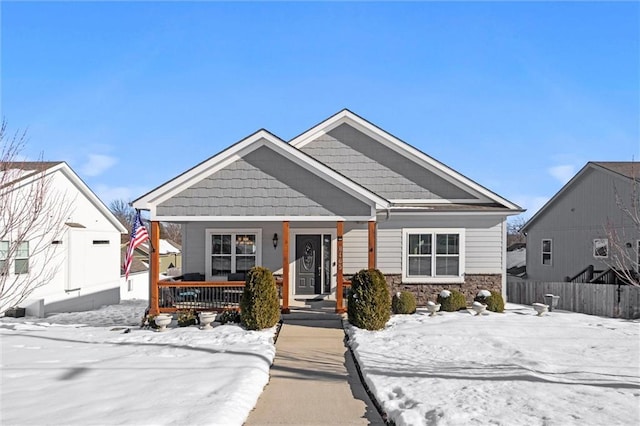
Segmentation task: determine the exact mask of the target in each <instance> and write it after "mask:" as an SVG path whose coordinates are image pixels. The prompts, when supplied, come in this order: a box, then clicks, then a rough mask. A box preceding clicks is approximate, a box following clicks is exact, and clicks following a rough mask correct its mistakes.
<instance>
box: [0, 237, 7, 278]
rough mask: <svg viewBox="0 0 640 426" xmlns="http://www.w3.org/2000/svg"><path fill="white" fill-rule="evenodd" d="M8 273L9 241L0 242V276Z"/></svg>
mask: <svg viewBox="0 0 640 426" xmlns="http://www.w3.org/2000/svg"><path fill="white" fill-rule="evenodd" d="M8 272H9V241H0V275H4V274H7V273H8Z"/></svg>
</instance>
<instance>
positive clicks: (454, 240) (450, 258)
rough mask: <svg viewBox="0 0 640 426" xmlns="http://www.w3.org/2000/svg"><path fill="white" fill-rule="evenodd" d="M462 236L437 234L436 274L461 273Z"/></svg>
mask: <svg viewBox="0 0 640 426" xmlns="http://www.w3.org/2000/svg"><path fill="white" fill-rule="evenodd" d="M459 265H460V236H459V235H458V234H436V276H440V275H460V268H459Z"/></svg>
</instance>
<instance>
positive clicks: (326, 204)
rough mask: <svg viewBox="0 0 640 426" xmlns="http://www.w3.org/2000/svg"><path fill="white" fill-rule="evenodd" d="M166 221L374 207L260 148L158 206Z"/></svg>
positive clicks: (347, 212) (364, 211)
mask: <svg viewBox="0 0 640 426" xmlns="http://www.w3.org/2000/svg"><path fill="white" fill-rule="evenodd" d="M157 214H158V215H160V216H334V215H336V216H368V215H370V214H371V208H370V206H369V205H367V204H365V203H363V202H362V201H360V200H358V199H356V198H354V197H353V196H351V195H350V194H348V193H346V192H344V191H343V190H341V189H340V188H337V187H336V186H334V185H332V184H331V183H328V182H327V181H325V180H323V179H322V178H320V177H318V176H317V175H315V174H313V173H311V172H310V171H308V170H306V169H305V168H303V167H302V166H300V165H298V164H296V163H294V162H293V161H291V160H289V159H287V158H284V157H282V156H281V155H279V154H278V153H276V152H274V151H273V150H271V149H269V148H268V147H265V146H263V147H260V148H258V149H256V150H255V151H253V152H251V153H249V154H247V155H245V156H244V157H243V158H242V159H240V160H238V161H235V162H234V163H232V164H230V165H229V166H227V167H225V168H224V169H222V170H219V171H217V172H216V173H214V174H212V175H211V176H208V177H206V178H204V179H203V180H201V181H200V182H198V183H196V184H194V185H193V186H191V187H190V188H188V189H186V190H184V191H182V192H181V193H179V194H177V195H175V196H174V197H172V198H171V199H169V200H167V201H165V202H163V203H161V204H160V205H158V209H157Z"/></svg>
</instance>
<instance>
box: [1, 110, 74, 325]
mask: <svg viewBox="0 0 640 426" xmlns="http://www.w3.org/2000/svg"><path fill="white" fill-rule="evenodd" d="M26 143H27V137H26V132H22V133H20V132H16V133H15V134H14V135H13V136H11V137H8V135H7V124H6V121H5V120H3V121H2V126H1V127H0V312H4V311H5V310H6V309H8V308H10V307H13V306H16V305H18V304H19V303H20V302H22V301H24V300H25V299H27V298H28V297H29V295H31V294H32V293H33V291H34V290H36V289H37V288H40V287H42V286H44V285H46V284H48V283H49V282H50V281H51V280H52V279H53V277H54V276H55V275H56V272H57V271H58V269H59V267H60V265H61V264H62V261H63V260H64V253H63V252H62V250H61V249H60V248H59V247H60V246H59V245H58V244H52V243H53V242H54V241H57V240H60V239H61V238H62V236H63V234H64V231H65V220H66V218H67V217H68V216H69V214H70V212H71V202H70V200H69V197H68V196H67V194H66V193H65V192H61V191H59V190H57V189H55V187H54V186H53V185H52V179H53V176H51V175H48V174H47V167H46V164H45V163H43V162H42V161H38V162H30V163H23V162H19V161H18V160H19V159H20V155H21V153H22V151H23V149H24V147H25V146H26ZM25 164H29V167H24V165H25ZM16 259H17V261H16Z"/></svg>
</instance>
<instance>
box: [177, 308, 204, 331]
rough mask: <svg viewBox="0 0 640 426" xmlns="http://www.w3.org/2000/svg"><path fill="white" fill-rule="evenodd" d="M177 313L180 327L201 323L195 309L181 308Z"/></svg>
mask: <svg viewBox="0 0 640 426" xmlns="http://www.w3.org/2000/svg"><path fill="white" fill-rule="evenodd" d="M176 313H177V314H178V327H188V326H190V325H196V324H199V323H200V320H199V318H198V314H196V311H195V309H179V310H178V311H177V312H176Z"/></svg>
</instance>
